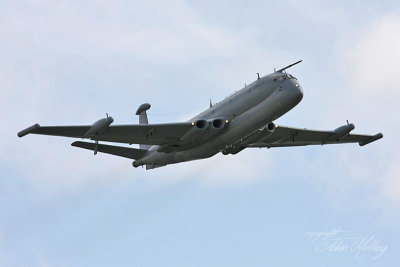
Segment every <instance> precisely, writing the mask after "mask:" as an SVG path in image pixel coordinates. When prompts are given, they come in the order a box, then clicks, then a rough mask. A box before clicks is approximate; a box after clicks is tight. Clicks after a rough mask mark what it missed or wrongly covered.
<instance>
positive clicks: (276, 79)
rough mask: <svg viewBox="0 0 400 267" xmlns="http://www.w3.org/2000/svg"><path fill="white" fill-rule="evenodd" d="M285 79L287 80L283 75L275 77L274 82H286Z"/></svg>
mask: <svg viewBox="0 0 400 267" xmlns="http://www.w3.org/2000/svg"><path fill="white" fill-rule="evenodd" d="M284 79H286V77H285V75H281V76H277V77H275V78H274V81H282V80H284Z"/></svg>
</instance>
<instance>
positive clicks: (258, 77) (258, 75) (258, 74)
mask: <svg viewBox="0 0 400 267" xmlns="http://www.w3.org/2000/svg"><path fill="white" fill-rule="evenodd" d="M259 79H260V73H258V72H257V80H259Z"/></svg>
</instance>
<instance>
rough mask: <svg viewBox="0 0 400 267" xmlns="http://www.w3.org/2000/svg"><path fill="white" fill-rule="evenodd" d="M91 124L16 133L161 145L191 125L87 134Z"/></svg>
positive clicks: (36, 127)
mask: <svg viewBox="0 0 400 267" xmlns="http://www.w3.org/2000/svg"><path fill="white" fill-rule="evenodd" d="M91 127H92V126H91V125H82V126H44V127H42V126H40V125H39V124H35V125H33V126H31V127H29V128H27V129H25V130H22V131H21V132H19V133H18V136H19V137H23V136H25V135H27V134H43V135H54V136H65V137H75V138H90V139H92V140H99V141H108V142H118V143H127V144H149V145H163V144H169V143H174V142H175V141H178V140H179V139H180V138H181V137H182V136H183V135H184V134H185V133H187V132H188V131H189V129H190V128H192V127H193V125H192V123H190V122H182V123H165V124H137V125H135V124H133V125H110V126H108V127H105V128H104V129H103V130H102V131H101V132H100V133H98V134H96V135H95V136H94V135H92V136H87V135H86V134H87V132H88V131H90V129H91Z"/></svg>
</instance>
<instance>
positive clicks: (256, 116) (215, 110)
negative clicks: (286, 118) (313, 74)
mask: <svg viewBox="0 0 400 267" xmlns="http://www.w3.org/2000/svg"><path fill="white" fill-rule="evenodd" d="M300 62H301V60H300V61H298V62H295V63H293V64H291V65H289V66H286V67H284V68H282V69H280V70H277V71H274V72H273V73H271V74H269V75H266V76H264V77H261V78H260V76H259V75H258V78H257V80H256V81H254V82H253V83H251V84H249V85H247V86H245V87H244V88H242V89H241V90H239V91H237V92H236V93H234V94H233V95H231V96H229V97H227V98H225V99H224V100H223V101H221V102H219V103H217V104H214V105H212V104H211V103H210V107H209V108H208V109H207V110H205V111H203V112H202V113H200V114H199V115H197V116H195V117H194V118H192V119H190V120H189V121H187V122H178V123H162V124H149V123H148V119H147V113H146V111H147V110H148V109H149V108H150V104H148V103H145V104H142V105H141V106H140V107H139V108H138V109H137V111H136V115H139V124H131V125H111V124H112V123H113V121H114V119H113V118H112V117H109V116H108V114H107V117H106V118H103V119H100V120H98V121H96V122H95V123H93V124H92V125H83V126H45V127H42V126H40V125H39V124H34V125H32V126H31V127H29V128H26V129H25V130H22V131H20V132H19V133H18V136H19V137H23V136H25V135H27V134H43V135H55V136H65V137H74V138H82V139H90V140H93V141H94V142H93V143H92V142H82V141H76V142H73V143H72V144H71V145H72V146H75V147H80V148H84V149H88V150H92V151H94V154H97V152H103V153H108V154H112V155H116V156H120V157H125V158H129V159H133V160H134V161H133V163H132V165H133V166H134V167H138V166H144V165H145V166H146V169H153V168H156V167H162V166H166V165H168V164H173V163H179V162H184V161H190V160H196V159H204V158H208V157H211V156H213V155H215V154H217V153H219V152H221V153H222V154H224V155H227V154H236V153H239V152H240V151H242V150H243V149H245V148H249V147H250V148H251V147H260V148H261V147H267V148H271V147H290V146H307V145H325V144H341V143H358V144H359V145H360V146H364V145H366V144H369V143H371V142H373V141H375V140H378V139H380V138H382V137H383V135H382V133H378V134H376V135H359V134H350V132H351V131H352V130H353V129H354V127H355V126H354V124H352V123H350V124H349V123H348V122H347V124H345V125H343V126H341V127H339V128H336V129H335V130H332V131H319V130H308V129H300V128H293V127H286V126H281V125H279V126H278V125H277V124H275V123H274V122H273V121H274V120H276V119H277V118H279V117H281V116H282V115H284V114H285V113H286V112H288V111H289V110H291V109H292V108H294V107H295V106H296V105H297V104H298V103H299V102H300V101H301V100H302V99H303V89H302V87H301V85H300V84H299V82H298V80H297V79H296V78H295V77H294V76H293V75H291V74H289V73H287V72H286V69H288V68H290V67H292V66H294V65H296V64H298V63H300ZM99 141H107V142H117V143H125V144H130V145H131V144H139V147H140V148H131V147H127V146H114V145H109V144H99Z"/></svg>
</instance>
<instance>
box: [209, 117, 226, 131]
mask: <svg viewBox="0 0 400 267" xmlns="http://www.w3.org/2000/svg"><path fill="white" fill-rule="evenodd" d="M210 124H211V127H212V128H214V129H222V128H224V127H225V126H226V125H227V124H228V120H226V119H214V120H212V121H210Z"/></svg>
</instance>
